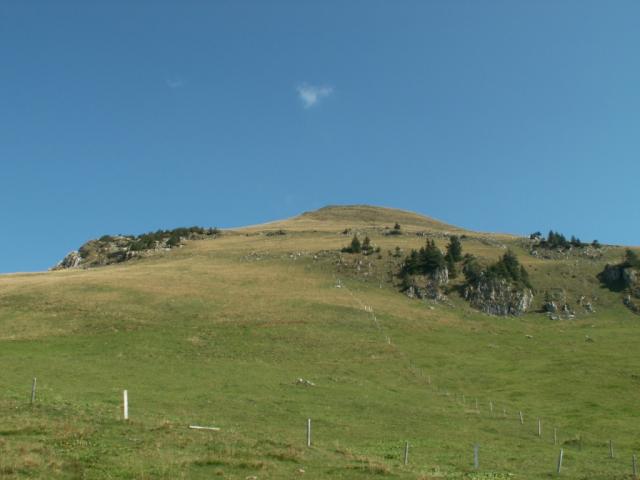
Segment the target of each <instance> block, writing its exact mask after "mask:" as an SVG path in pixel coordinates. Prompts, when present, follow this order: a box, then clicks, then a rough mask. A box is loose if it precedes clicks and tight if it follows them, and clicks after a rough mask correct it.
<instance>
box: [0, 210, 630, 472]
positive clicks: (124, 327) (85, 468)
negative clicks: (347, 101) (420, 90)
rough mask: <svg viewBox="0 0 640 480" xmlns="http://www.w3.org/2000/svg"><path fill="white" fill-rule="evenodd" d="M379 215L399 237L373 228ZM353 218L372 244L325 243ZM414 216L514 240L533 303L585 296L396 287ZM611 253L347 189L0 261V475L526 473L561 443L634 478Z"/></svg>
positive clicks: (486, 244)
mask: <svg viewBox="0 0 640 480" xmlns="http://www.w3.org/2000/svg"><path fill="white" fill-rule="evenodd" d="M395 222H399V223H400V224H401V226H402V230H403V232H404V234H403V235H399V236H390V235H385V232H386V231H387V230H386V229H385V227H393V225H394V223H395ZM345 229H351V230H350V231H349V233H347V234H345V233H343V232H344V230H345ZM279 230H282V232H279ZM353 232H359V233H360V234H362V235H369V236H370V237H371V239H372V241H373V242H374V244H376V245H378V246H380V247H381V256H380V257H381V258H378V257H377V256H371V257H367V258H360V257H358V256H354V255H344V254H343V255H340V254H339V253H338V252H339V249H340V248H341V247H343V246H345V245H346V244H347V243H348V242H349V241H350V239H351V235H352V234H353ZM416 232H421V233H422V234H423V235H427V236H429V238H435V240H436V242H437V243H438V245H440V246H441V247H444V245H445V244H446V242H447V237H446V232H456V233H458V234H460V235H462V234H464V235H465V238H464V239H463V248H464V251H465V252H470V253H473V254H475V255H478V256H481V257H483V258H487V259H495V258H498V257H499V256H500V255H501V254H502V253H503V252H504V251H505V250H506V248H512V249H513V250H514V251H516V253H518V255H519V257H520V259H521V261H522V262H523V264H524V265H525V266H526V267H527V269H528V270H529V272H530V275H531V281H532V283H533V285H534V287H535V289H536V302H537V303H536V308H537V307H539V306H540V302H541V297H542V294H541V292H543V291H547V290H551V289H561V290H563V292H564V294H565V295H566V297H567V299H568V300H569V301H571V302H572V303H575V302H576V299H577V298H578V297H580V296H582V295H584V296H587V297H588V298H595V301H594V307H595V310H596V311H595V313H592V314H588V313H586V312H582V311H580V312H579V314H578V315H577V317H576V319H574V320H571V321H551V320H549V319H548V318H547V317H546V316H545V315H543V314H541V313H535V312H534V313H530V314H527V315H525V316H524V317H521V318H496V317H489V316H486V315H483V314H480V313H478V312H476V311H474V310H472V309H471V308H469V307H468V305H467V304H466V302H464V300H463V299H461V298H459V297H458V296H457V295H456V294H455V293H452V294H450V295H449V303H446V304H435V303H425V302H421V301H418V300H411V299H409V298H407V297H406V296H404V295H402V294H401V293H399V292H398V291H397V289H396V288H395V287H394V286H393V283H392V281H391V280H392V279H391V278H390V276H389V273H388V272H389V269H390V268H392V267H393V265H394V262H397V261H398V260H397V259H395V258H394V257H391V256H390V255H389V254H388V251H390V250H394V249H395V247H396V246H398V247H400V248H401V249H402V250H403V251H405V252H407V251H408V250H409V249H411V248H417V247H419V246H421V245H422V244H423V243H424V237H423V236H417V235H416ZM274 233H277V234H274ZM621 255H622V249H621V248H616V247H605V250H604V256H603V257H602V258H600V259H598V260H591V259H586V258H581V257H569V258H566V259H562V260H545V259H542V258H538V257H533V256H531V255H529V253H528V248H527V244H526V242H525V241H524V240H523V239H520V238H517V237H512V236H508V235H499V236H494V235H489V234H480V233H474V232H466V231H463V230H461V229H458V228H456V227H452V226H449V225H446V224H443V223H440V222H437V221H435V220H431V219H428V218H425V217H421V216H419V215H416V214H412V213H410V212H403V211H397V210H392V209H375V208H372V207H364V206H361V207H332V208H326V209H321V210H319V211H317V212H311V213H307V214H303V215H301V216H300V217H296V218H294V219H291V220H287V221H281V222H274V223H272V224H268V225H263V226H252V227H247V228H246V229H237V230H235V231H227V232H224V233H223V235H222V236H221V237H219V238H216V239H210V240H199V241H192V242H188V244H187V245H186V246H185V247H183V248H180V249H174V250H172V251H169V252H165V253H162V254H159V255H156V256H153V257H149V258H145V259H141V260H136V261H132V262H127V263H122V264H118V265H113V266H108V267H103V268H96V269H89V270H68V271H58V272H47V273H41V274H29V275H6V276H0V346H1V348H0V362H2V365H3V366H4V368H3V374H2V375H1V376H0V415H1V418H2V423H1V424H0V478H3V479H4V478H7V479H18V478H54V479H57V478H59V479H75V478H83V479H113V478H132V479H133V478H136V479H151V478H166V479H174V478H189V479H192V478H194V479H198V478H203V479H204V478H207V479H210V478H228V479H248V478H257V479H269V478H272V479H275V478H311V479H316V478H317V479H323V478H344V479H351V478H372V477H383V478H384V477H388V478H399V479H400V478H406V479H432V478H468V479H496V478H497V479H500V478H523V479H526V478H530V479H539V478H547V477H550V476H553V473H554V472H555V463H556V458H557V455H558V452H559V450H560V448H564V454H565V455H564V464H563V470H562V474H561V475H562V477H564V478H573V479H586V478H589V479H594V478H596V479H597V478H602V479H616V478H617V479H623V478H630V476H631V456H632V454H634V453H637V452H640V438H639V437H638V435H637V432H638V428H639V427H640V415H639V414H638V409H637V397H638V394H639V393H640V357H638V355H636V354H635V351H636V348H637V347H636V345H637V341H638V339H639V335H638V331H639V329H640V324H639V322H640V317H638V316H637V315H633V314H632V313H630V312H629V311H628V310H627V309H626V308H625V307H624V306H623V305H622V303H621V301H620V296H619V294H618V293H615V292H610V291H608V290H607V289H604V288H602V286H601V285H600V284H599V282H598V281H597V279H596V278H595V274H596V273H598V272H599V271H600V270H602V267H603V266H604V264H605V263H607V262H610V263H612V262H615V261H617V260H619V258H620V257H621ZM33 377H37V379H38V382H37V385H38V389H37V399H36V402H35V404H34V405H30V402H29V396H30V388H31V381H32V378H33ZM299 378H302V379H305V380H308V381H310V382H312V383H313V384H315V385H314V386H307V385H304V384H298V383H297V380H298V379H299ZM123 389H127V390H128V391H129V397H130V420H129V421H128V422H125V421H123V420H122V407H121V396H122V390H123ZM476 400H477V402H478V403H477V408H476ZM490 406H492V407H493V412H491V410H490ZM519 411H522V412H523V413H524V424H523V425H521V424H520V420H519V414H518V412H519ZM307 418H311V419H312V431H313V436H312V440H313V442H312V447H311V448H307V447H306V438H305V425H306V420H307ZM538 418H540V419H541V422H542V437H538V436H537V419H538ZM192 424H196V425H204V426H216V427H220V428H221V430H220V431H219V432H208V431H196V430H190V429H188V428H187V427H188V426H189V425H192ZM554 428H556V429H557V439H558V443H557V445H554V440H553V429H554ZM610 439H611V440H613V445H614V453H615V457H614V458H613V459H610V458H608V457H609V450H608V448H609V447H608V441H609V440H610ZM407 441H408V442H409V443H410V450H409V463H408V465H404V462H403V449H404V446H405V442H407ZM474 444H479V445H480V450H479V451H480V468H479V469H477V470H476V469H474V465H473V445H474Z"/></svg>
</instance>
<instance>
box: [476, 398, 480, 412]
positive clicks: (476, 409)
mask: <svg viewBox="0 0 640 480" xmlns="http://www.w3.org/2000/svg"><path fill="white" fill-rule="evenodd" d="M476 410H480V409H479V408H478V399H477V398H476Z"/></svg>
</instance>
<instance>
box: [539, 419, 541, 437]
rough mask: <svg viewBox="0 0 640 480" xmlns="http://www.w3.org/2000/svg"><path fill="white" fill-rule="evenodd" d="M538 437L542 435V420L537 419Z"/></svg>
mask: <svg viewBox="0 0 640 480" xmlns="http://www.w3.org/2000/svg"><path fill="white" fill-rule="evenodd" d="M538 437H542V420H540V419H538Z"/></svg>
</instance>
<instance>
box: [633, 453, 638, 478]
mask: <svg viewBox="0 0 640 480" xmlns="http://www.w3.org/2000/svg"><path fill="white" fill-rule="evenodd" d="M637 464H638V458H637V457H636V456H635V454H634V455H633V457H631V468H632V470H633V480H636V479H637V478H638V465H637Z"/></svg>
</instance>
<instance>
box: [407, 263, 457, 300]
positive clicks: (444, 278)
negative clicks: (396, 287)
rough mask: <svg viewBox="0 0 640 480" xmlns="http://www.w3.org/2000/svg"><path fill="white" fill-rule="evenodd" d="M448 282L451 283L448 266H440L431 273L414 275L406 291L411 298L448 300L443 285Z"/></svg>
mask: <svg viewBox="0 0 640 480" xmlns="http://www.w3.org/2000/svg"><path fill="white" fill-rule="evenodd" d="M447 283H449V270H448V269H447V267H444V268H439V269H438V270H436V271H435V272H433V273H432V274H431V275H427V276H415V277H412V280H411V285H410V286H409V288H407V289H406V290H405V293H406V295H407V296H408V297H409V298H419V299H423V300H435V301H438V302H443V301H445V300H447V296H446V295H445V294H444V292H443V291H442V287H443V286H445V285H446V284H447Z"/></svg>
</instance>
